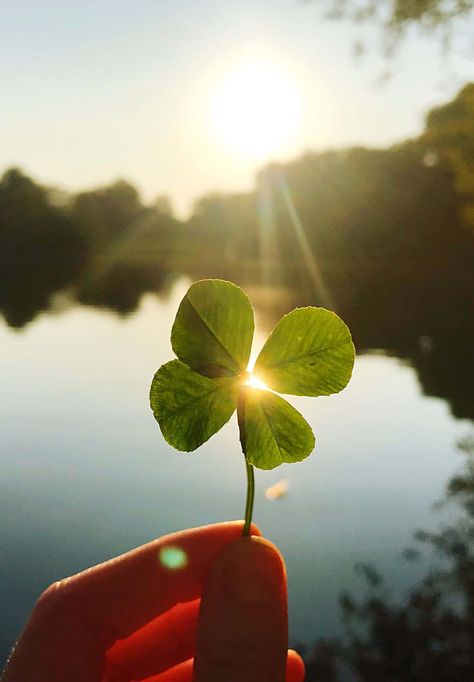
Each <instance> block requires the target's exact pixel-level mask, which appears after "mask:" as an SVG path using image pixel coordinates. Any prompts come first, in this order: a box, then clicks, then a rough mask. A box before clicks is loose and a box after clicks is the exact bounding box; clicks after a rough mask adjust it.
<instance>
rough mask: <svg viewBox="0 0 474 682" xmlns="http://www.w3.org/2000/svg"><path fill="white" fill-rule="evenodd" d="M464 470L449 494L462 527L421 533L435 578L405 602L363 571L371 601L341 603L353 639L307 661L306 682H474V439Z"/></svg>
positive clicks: (414, 555)
mask: <svg viewBox="0 0 474 682" xmlns="http://www.w3.org/2000/svg"><path fill="white" fill-rule="evenodd" d="M459 448H460V449H461V450H463V451H464V453H465V456H466V463H465V466H464V470H463V471H462V472H461V473H460V474H459V475H457V476H455V477H454V478H452V479H451V480H450V481H449V483H448V486H447V492H446V499H445V503H446V504H447V503H450V504H453V505H455V508H456V511H457V513H458V514H459V516H458V518H457V520H456V521H454V522H453V523H451V524H449V525H446V526H443V527H441V528H440V529H439V530H438V531H436V532H424V531H420V532H418V533H417V534H416V536H415V541H416V542H417V545H418V547H417V548H416V549H415V548H409V549H408V550H407V551H406V553H405V559H406V560H407V561H416V560H417V559H418V558H419V555H420V552H421V551H422V550H426V549H428V550H429V551H430V552H431V553H433V554H434V555H435V558H436V565H437V568H434V569H432V570H430V571H429V572H428V573H427V574H426V575H425V577H424V578H422V579H421V580H420V582H419V583H418V584H417V585H416V586H415V587H414V588H413V589H412V590H411V591H410V592H409V594H408V595H407V596H406V598H405V599H404V600H403V601H402V602H396V601H395V600H391V599H390V594H389V591H388V590H387V587H386V584H385V582H384V579H383V577H382V576H381V575H379V574H378V573H377V571H376V570H375V568H374V567H373V566H371V565H365V566H362V567H358V570H359V571H361V572H362V573H363V575H364V577H365V579H366V581H367V584H368V594H367V596H366V597H365V598H364V600H362V601H356V600H355V599H353V598H352V597H351V595H350V594H343V595H341V597H340V604H341V608H342V612H343V617H344V622H345V625H346V631H347V639H346V641H345V642H344V643H342V642H341V641H336V640H321V641H319V642H317V644H316V645H315V647H314V650H313V651H312V652H311V653H310V654H309V655H308V657H307V680H308V682H312V681H313V680H314V682H333V681H336V680H341V681H345V680H353V679H357V680H361V681H364V682H371V681H372V680H373V681H374V682H375V681H377V682H409V681H413V682H425V681H426V682H438V681H439V682H467V680H472V679H474V436H471V437H468V438H466V439H465V440H464V441H463V442H461V443H460V444H459Z"/></svg>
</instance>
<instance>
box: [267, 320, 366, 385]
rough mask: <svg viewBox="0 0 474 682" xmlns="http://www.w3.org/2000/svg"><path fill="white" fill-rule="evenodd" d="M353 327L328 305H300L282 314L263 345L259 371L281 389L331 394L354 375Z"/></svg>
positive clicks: (268, 383) (268, 382)
mask: <svg viewBox="0 0 474 682" xmlns="http://www.w3.org/2000/svg"><path fill="white" fill-rule="evenodd" d="M353 364H354V346H353V345H352V340H351V335H350V332H349V329H348V328H347V326H346V325H345V324H344V322H343V321H342V320H341V318H340V317H338V316H337V315H336V313H332V312H330V311H329V310H325V309H324V308H298V309H296V310H293V311H292V312H291V313H289V314H288V315H285V316H284V317H282V319H281V320H280V322H278V324H277V326H276V327H275V329H274V330H273V331H272V333H271V335H270V337H269V339H268V341H267V342H266V344H265V345H264V347H263V348H262V351H261V353H260V355H259V356H258V359H257V362H256V363H255V373H256V374H257V375H259V376H260V375H261V376H262V378H263V380H264V381H265V383H266V384H267V385H268V386H269V387H270V388H272V389H274V390H275V391H278V392H279V393H289V394H291V395H311V396H319V395H331V393H338V392H339V391H341V390H342V389H343V388H344V386H346V384H347V382H348V381H349V379H350V378H351V373H352V365H353Z"/></svg>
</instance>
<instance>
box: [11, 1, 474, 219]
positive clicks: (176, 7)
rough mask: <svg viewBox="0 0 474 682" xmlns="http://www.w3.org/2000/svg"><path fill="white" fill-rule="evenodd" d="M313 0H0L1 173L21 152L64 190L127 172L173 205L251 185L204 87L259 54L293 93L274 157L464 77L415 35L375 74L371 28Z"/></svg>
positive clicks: (210, 89)
mask: <svg viewBox="0 0 474 682" xmlns="http://www.w3.org/2000/svg"><path fill="white" fill-rule="evenodd" d="M321 4H322V3H321V2H320V1H319V0H315V2H313V3H312V4H311V3H304V2H301V0H238V1H236V0H234V1H233V2H230V1H229V2H225V1H223V0H80V1H79V0H77V1H73V0H0V64H1V70H0V171H2V170H3V169H4V168H6V167H8V166H10V165H12V164H15V165H19V166H20V167H22V168H23V169H25V170H26V171H27V172H28V173H31V174H32V175H33V176H34V177H35V178H37V179H38V180H39V181H42V182H46V183H49V184H54V185H59V186H62V187H65V188H67V189H79V188H84V187H90V186H96V185H98V184H104V183H107V182H109V181H111V180H113V179H115V178H117V177H125V178H128V179H130V180H131V181H132V182H134V183H135V184H136V185H137V186H138V187H139V188H140V189H141V190H142V192H143V195H144V197H145V198H146V199H147V200H151V199H153V198H154V197H155V196H157V195H159V194H168V195H169V196H170V197H171V199H172V201H173V204H174V205H175V207H176V208H177V209H178V210H179V211H181V212H182V211H185V210H186V209H188V208H189V207H190V206H191V203H192V201H193V200H194V199H195V198H197V197H198V196H199V195H202V194H204V193H206V192H208V191H210V190H224V191H226V190H240V189H247V188H249V187H251V186H252V183H253V177H254V173H255V170H256V169H257V168H258V167H259V166H261V165H262V158H251V156H248V155H246V154H240V153H239V152H238V151H236V150H235V147H232V146H228V145H226V144H225V142H224V141H223V139H222V138H221V137H219V135H218V134H217V131H216V128H215V125H214V123H213V115H212V102H213V101H214V97H215V93H216V92H218V91H219V88H220V87H221V86H222V83H225V82H226V79H227V78H228V77H229V75H230V74H232V73H233V72H234V71H235V70H236V69H237V70H238V69H240V68H241V67H243V66H244V65H245V64H248V63H252V62H254V61H256V60H257V61H259V62H263V63H267V64H270V65H272V67H273V68H275V70H276V71H277V72H279V71H281V72H282V73H284V74H285V78H286V79H287V81H288V82H289V83H291V85H292V87H293V89H294V91H295V92H298V93H299V98H300V108H301V116H300V125H299V126H298V128H297V129H296V131H294V133H293V134H292V135H291V137H289V138H288V139H287V140H286V141H285V142H284V144H281V145H280V146H278V148H277V149H275V150H272V152H271V153H268V154H267V156H268V157H272V158H275V159H289V158H292V157H295V156H297V155H298V154H300V153H301V152H303V151H305V150H307V149H315V150H321V149H325V148H329V147H341V146H346V145H350V144H365V145H375V146H376V145H386V144H387V143H391V142H394V141H397V140H399V139H403V138H405V137H408V136H410V135H415V134H417V133H418V132H419V131H420V130H421V128H422V125H423V117H424V114H425V112H426V111H427V110H428V109H429V108H430V107H431V106H433V105H434V104H437V103H440V102H443V101H445V100H447V99H449V98H450V97H452V96H453V95H454V94H455V92H456V91H457V90H458V89H459V87H461V86H462V85H463V84H464V83H465V82H466V81H468V80H473V79H474V74H473V71H474V64H473V61H472V59H468V58H467V57H464V56H462V55H461V54H458V53H457V54H455V55H451V56H450V57H449V59H443V58H442V57H441V56H440V52H441V50H440V47H439V44H438V43H436V42H435V41H432V40H428V39H426V38H423V39H422V38H420V37H419V36H418V35H417V34H416V33H413V35H412V36H411V37H410V39H409V40H408V42H407V43H406V44H405V45H404V46H403V48H402V50H401V51H400V53H399V55H398V56H397V57H396V58H395V59H394V60H393V61H392V62H389V63H388V65H389V66H390V67H391V68H392V70H393V71H394V77H393V79H392V81H391V82H390V83H389V84H388V85H386V86H385V87H384V88H382V89H381V88H378V87H376V82H377V78H378V76H380V74H381V72H382V71H383V70H384V69H385V68H386V66H387V64H386V63H385V62H384V60H383V59H382V58H381V56H380V52H379V51H378V47H379V40H380V36H379V34H378V33H376V32H375V31H371V30H367V29H364V30H361V29H357V28H355V27H353V26H350V25H344V24H339V23H327V22H324V21H322V19H321V9H320V8H321ZM471 28H472V26H471ZM358 36H360V37H362V38H364V40H365V41H366V43H367V46H368V48H369V53H368V55H367V56H366V57H365V58H364V59H363V60H362V61H355V60H354V58H353V56H352V51H351V46H352V44H353V42H354V40H355V39H356V38H357V37H358ZM243 106H245V102H244V104H243ZM278 115H279V114H276V116H278ZM237 123H238V122H237ZM263 160H265V157H263Z"/></svg>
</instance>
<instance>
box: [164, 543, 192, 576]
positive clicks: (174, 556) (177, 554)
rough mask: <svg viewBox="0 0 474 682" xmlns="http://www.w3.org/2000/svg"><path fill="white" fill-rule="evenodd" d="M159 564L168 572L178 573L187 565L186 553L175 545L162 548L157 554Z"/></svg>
mask: <svg viewBox="0 0 474 682" xmlns="http://www.w3.org/2000/svg"><path fill="white" fill-rule="evenodd" d="M159 560H160V564H161V565H162V566H164V567H165V568H167V569H168V570H170V571H178V570H179V569H180V568H185V567H186V566H187V563H188V557H187V555H186V552H185V551H184V550H183V549H181V547H176V545H168V547H162V549H160V554H159Z"/></svg>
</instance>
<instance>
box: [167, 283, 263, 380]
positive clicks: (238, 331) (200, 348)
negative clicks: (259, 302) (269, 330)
mask: <svg viewBox="0 0 474 682" xmlns="http://www.w3.org/2000/svg"><path fill="white" fill-rule="evenodd" d="M253 331H254V320H253V310H252V306H251V305H250V302H249V300H248V298H247V296H246V295H245V294H244V292H243V291H242V289H240V288H239V287H238V286H236V285H235V284H231V283H230V282H225V281H224V280H220V279H211V280H202V281H200V282H196V284H193V285H192V287H191V288H190V289H189V290H188V292H187V294H186V296H185V297H184V298H183V300H182V301H181V304H180V306H179V308H178V312H177V314H176V320H175V322H174V325H173V329H172V332H171V345H172V346H173V350H174V352H175V353H176V355H177V357H178V358H179V359H180V360H181V361H182V362H184V363H186V364H187V365H188V366H189V367H191V368H192V369H194V370H196V371H197V372H199V373H201V374H204V375H206V376H229V375H232V374H237V373H239V372H242V371H245V370H246V369H247V365H248V361H249V357H250V348H251V345H252V337H253Z"/></svg>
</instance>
